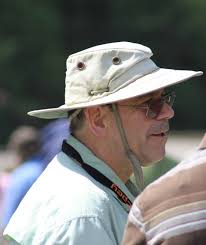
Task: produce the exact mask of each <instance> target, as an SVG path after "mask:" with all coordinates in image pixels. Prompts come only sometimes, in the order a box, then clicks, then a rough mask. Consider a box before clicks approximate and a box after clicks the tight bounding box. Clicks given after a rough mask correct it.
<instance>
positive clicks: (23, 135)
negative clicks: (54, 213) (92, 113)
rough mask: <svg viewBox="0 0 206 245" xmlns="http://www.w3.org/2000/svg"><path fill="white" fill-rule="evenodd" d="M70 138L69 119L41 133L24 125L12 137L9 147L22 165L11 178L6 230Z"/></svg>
mask: <svg viewBox="0 0 206 245" xmlns="http://www.w3.org/2000/svg"><path fill="white" fill-rule="evenodd" d="M68 135H69V123H68V120H66V119H59V120H55V121H53V122H51V123H49V124H47V125H46V126H44V127H43V128H42V129H40V130H37V129H36V128H34V127H31V126H20V127H18V128H17V129H16V130H14V132H13V133H12V134H11V136H10V139H9V142H8V147H7V148H8V149H10V150H12V151H16V153H17V156H18V158H19V159H18V162H19V164H18V165H19V166H18V167H17V168H16V169H15V170H14V171H13V172H12V174H11V175H10V176H9V178H10V182H9V185H8V187H9V188H8V189H7V192H6V199H5V205H4V206H5V208H4V212H3V219H2V223H3V224H2V225H3V227H5V225H6V224H7V223H8V221H9V219H10V218H11V216H12V214H13V213H14V211H15V210H16V208H17V207H18V205H19V203H20V201H21V200H22V199H23V197H24V196H25V194H26V193H27V191H28V190H29V188H30V187H31V186H32V184H33V183H34V182H35V180H36V179H37V178H38V177H39V175H40V174H41V173H42V172H43V170H44V169H45V167H46V166H47V165H48V163H49V162H50V161H51V159H52V158H53V157H54V156H55V155H56V154H57V153H58V152H59V151H60V150H61V145H62V141H63V139H65V138H67V137H68Z"/></svg>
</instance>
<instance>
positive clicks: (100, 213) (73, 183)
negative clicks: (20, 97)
mask: <svg viewBox="0 0 206 245" xmlns="http://www.w3.org/2000/svg"><path fill="white" fill-rule="evenodd" d="M151 56H152V51H151V50H150V49H149V48H147V47H145V46H143V45H140V44H135V43H129V42H118V43H109V44H103V45H99V46H96V47H92V48H89V49H86V50H83V51H81V52H78V53H76V54H73V55H71V56H70V57H69V58H68V60H67V72H66V82H65V83H66V88H65V104H64V105H63V106H60V107H58V108H52V109H44V110H37V111H32V112H30V113H29V114H30V115H32V116H36V117H40V118H60V117H67V116H68V117H69V120H70V121H71V128H70V129H71V137H69V138H68V139H67V141H65V142H64V143H63V146H62V152H61V153H59V154H58V155H57V157H56V158H55V159H54V160H53V161H52V162H51V163H50V164H49V166H48V167H47V169H46V170H45V171H44V173H43V175H42V176H41V177H40V179H39V180H38V181H37V182H36V183H35V185H34V186H33V188H32V190H31V191H30V192H29V193H28V195H27V196H26V198H25V199H24V200H23V202H22V203H21V205H20V207H19V209H18V210H17V212H16V213H15V215H14V216H13V218H12V220H11V222H10V224H9V225H8V227H7V228H6V230H5V235H6V236H7V237H8V238H10V239H12V242H13V244H24V245H25V244H29V245H30V244H38V245H40V244H70V245H76V244H78V245H81V244H99V245H101V244H107V245H113V244H120V243H121V240H122V236H123V230H124V226H125V223H126V220H127V216H128V212H129V209H130V207H131V204H132V202H133V201H134V196H136V195H137V193H138V192H140V191H141V189H142V188H143V178H142V170H141V165H147V164H149V163H151V162H155V161H158V160H160V159H162V158H163V157H164V155H165V143H166V141H167V134H168V131H169V120H170V119H171V118H172V117H173V116H174V111H173V109H172V103H173V101H174V93H170V94H167V95H166V94H165V90H164V88H165V87H168V86H171V85H173V84H177V83H180V82H182V81H185V80H187V79H189V78H191V77H194V76H199V75H201V74H202V72H194V71H176V70H170V69H160V68H159V67H157V66H156V65H155V63H154V62H153V61H152V60H151V59H150V57H151ZM132 172H134V174H135V179H136V182H137V183H136V184H137V189H136V188H134V185H132V183H131V182H130V181H129V177H130V175H131V174H132ZM14 240H15V242H14Z"/></svg>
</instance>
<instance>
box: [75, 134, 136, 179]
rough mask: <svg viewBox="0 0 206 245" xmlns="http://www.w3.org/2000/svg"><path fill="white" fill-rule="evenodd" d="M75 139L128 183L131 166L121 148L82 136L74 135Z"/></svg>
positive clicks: (102, 140)
mask: <svg viewBox="0 0 206 245" xmlns="http://www.w3.org/2000/svg"><path fill="white" fill-rule="evenodd" d="M75 137H76V138H77V139H78V140H79V141H81V142H82V143H83V144H84V145H86V146H87V147H88V148H89V149H90V150H91V151H92V152H93V154H94V155H95V156H97V157H98V158H99V159H101V160H102V161H104V162H105V163H106V164H107V165H108V166H109V167H110V168H111V169H112V170H113V171H114V172H115V173H116V175H117V176H118V177H119V178H120V179H121V180H122V181H123V182H124V183H126V182H127V181H128V179H129V178H130V176H131V174H132V172H133V171H132V166H131V163H130V161H129V159H128V158H127V157H126V154H125V153H124V151H123V150H121V147H118V146H116V145H114V144H113V145H109V144H105V142H107V140H106V139H101V140H100V139H96V138H95V139H91V138H90V137H84V136H82V135H81V136H79V135H75ZM96 142H98V144H96Z"/></svg>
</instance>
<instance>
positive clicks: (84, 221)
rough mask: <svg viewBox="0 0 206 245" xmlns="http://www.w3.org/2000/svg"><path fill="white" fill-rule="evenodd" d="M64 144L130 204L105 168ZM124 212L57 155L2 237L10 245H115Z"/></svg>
mask: <svg viewBox="0 0 206 245" xmlns="http://www.w3.org/2000/svg"><path fill="white" fill-rule="evenodd" d="M67 143H68V144H70V145H71V146H72V147H73V148H75V149H76V150H77V151H78V152H79V153H80V155H81V157H82V159H83V161H84V162H85V163H87V164H88V165H90V166H92V167H93V168H96V169H97V170H98V171H99V172H101V173H103V174H104V175H105V176H106V177H107V178H109V179H110V180H111V181H112V182H113V183H115V184H116V185H118V186H119V188H120V189H121V190H122V191H123V192H124V193H125V194H126V195H127V196H128V198H129V199H130V200H131V201H132V202H133V201H134V196H133V195H132V194H131V192H130V191H129V190H128V188H127V187H126V185H125V184H124V183H123V182H122V181H121V180H120V178H119V177H118V176H117V175H116V174H115V173H114V171H113V170H112V169H111V168H110V167H109V166H108V165H107V164H105V163H104V162H103V161H102V160H100V159H98V158H97V157H96V156H95V155H94V154H93V153H92V152H91V151H90V150H89V149H88V148H86V147H85V145H83V144H81V143H80V142H79V141H78V140H77V139H75V138H74V137H72V136H70V137H69V139H68V140H67ZM128 211H129V208H128V206H127V205H126V204H123V203H122V202H121V201H120V200H119V199H118V198H117V196H116V194H115V193H114V192H112V191H111V190H110V189H109V188H107V187H105V186H104V185H102V184H101V183H99V182H97V181H96V180H94V179H93V178H92V177H91V176H90V175H89V174H88V173H87V172H86V171H85V170H84V169H83V168H82V167H81V166H80V165H79V164H78V163H77V162H76V160H74V159H71V158H69V157H68V156H67V155H66V154H65V153H63V152H60V153H59V154H58V155H57V156H56V157H55V158H54V159H53V160H52V162H51V163H50V164H49V165H48V167H47V168H46V170H45V171H44V172H43V174H42V175H41V176H40V177H39V179H38V180H37V181H36V182H35V184H34V185H33V186H32V188H31V189H30V190H29V192H28V193H27V194H26V196H25V198H24V199H23V201H22V202H21V203H20V205H19V207H18V209H17V211H16V212H15V214H14V215H13V216H12V218H11V220H10V222H9V224H8V226H7V227H6V229H5V231H4V236H6V237H7V238H10V239H11V240H10V244H21V245H54V244H58V245H60V244H61V245H66V244H69V245H83V244H84V245H85V244H86V245H97V244H98V245H118V244H121V240H122V236H123V231H124V227H125V224H126V221H127V216H128Z"/></svg>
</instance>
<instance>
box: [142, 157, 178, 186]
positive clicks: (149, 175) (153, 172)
mask: <svg viewBox="0 0 206 245" xmlns="http://www.w3.org/2000/svg"><path fill="white" fill-rule="evenodd" d="M176 165H177V162H176V161H175V160H173V159H171V158H169V157H165V158H164V159H163V160H161V161H160V162H158V163H154V164H153V165H151V166H149V167H144V168H143V174H144V184H145V186H147V185H148V184H150V183H152V182H153V181H154V180H156V179H158V178H159V177H160V176H162V175H163V174H165V173H166V172H167V171H168V170H170V169H171V168H173V167H175V166H176Z"/></svg>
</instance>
